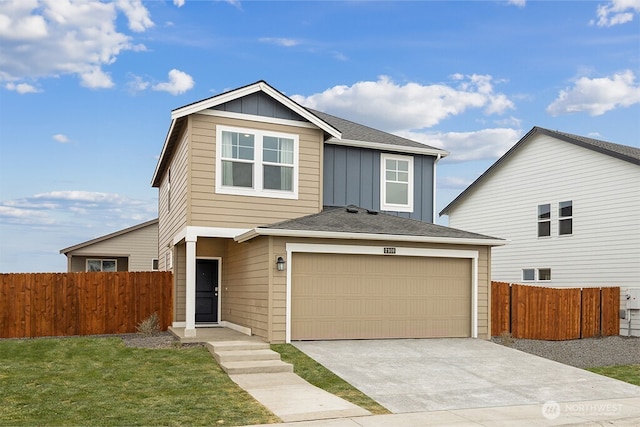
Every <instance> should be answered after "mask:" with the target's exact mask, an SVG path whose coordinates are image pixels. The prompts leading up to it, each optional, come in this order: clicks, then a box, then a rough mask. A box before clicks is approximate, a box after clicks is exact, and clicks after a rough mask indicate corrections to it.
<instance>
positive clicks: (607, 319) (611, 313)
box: [600, 288, 620, 336]
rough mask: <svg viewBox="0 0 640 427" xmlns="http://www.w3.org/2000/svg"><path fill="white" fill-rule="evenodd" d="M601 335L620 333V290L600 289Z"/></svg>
mask: <svg viewBox="0 0 640 427" xmlns="http://www.w3.org/2000/svg"><path fill="white" fill-rule="evenodd" d="M601 295H602V297H601V300H600V301H601V303H600V304H601V305H602V317H601V319H602V335H605V336H609V335H618V334H619V333H620V317H619V315H620V288H602V294H601Z"/></svg>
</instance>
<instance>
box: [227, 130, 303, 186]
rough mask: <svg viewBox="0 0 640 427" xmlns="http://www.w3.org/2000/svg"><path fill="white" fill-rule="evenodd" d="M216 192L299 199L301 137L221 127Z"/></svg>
mask: <svg viewBox="0 0 640 427" xmlns="http://www.w3.org/2000/svg"><path fill="white" fill-rule="evenodd" d="M217 141H218V144H217V147H216V150H217V154H218V161H217V170H218V171H217V176H216V192H218V193H222V194H238V195H249V196H261V197H279V198H297V176H298V136H297V135H289V134H280V133H273V132H266V131H257V130H254V129H251V130H249V129H239V128H230V127H225V126H218V130H217Z"/></svg>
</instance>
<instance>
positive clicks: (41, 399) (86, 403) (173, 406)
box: [0, 338, 279, 426]
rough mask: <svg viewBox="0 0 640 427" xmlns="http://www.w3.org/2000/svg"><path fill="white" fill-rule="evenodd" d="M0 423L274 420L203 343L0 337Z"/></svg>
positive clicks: (200, 423) (200, 422) (239, 422)
mask: <svg viewBox="0 0 640 427" xmlns="http://www.w3.org/2000/svg"><path fill="white" fill-rule="evenodd" d="M0 402H1V403H0V407H1V410H0V425H12V426H14V425H16V426H17V425H29V426H32V425H40V426H46V425H92V426H94V425H105V426H109V425H189V426H191V425H209V426H211V425H246V424H261V423H273V422H278V421H279V419H278V418H277V417H276V416H275V415H273V414H272V413H270V412H269V411H268V410H267V409H265V408H264V407H263V406H262V405H260V404H259V403H258V402H256V401H255V400H254V399H253V398H252V397H251V396H250V395H249V394H247V393H246V392H245V391H244V390H242V389H241V388H239V387H238V386H237V385H236V384H235V383H234V382H232V381H231V380H230V379H229V377H228V376H227V375H226V374H225V373H224V372H223V371H222V370H221V369H220V367H219V366H218V364H217V363H216V362H215V360H214V359H213V358H212V357H211V355H210V354H209V352H208V351H207V350H206V349H205V348H202V347H189V348H176V349H163V350H158V349H154V350H151V349H137V348H136V349H134V348H127V347H125V346H124V344H123V343H122V340H120V339H119V338H67V339H33V340H2V341H0Z"/></svg>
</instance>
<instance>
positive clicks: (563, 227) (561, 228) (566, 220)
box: [558, 200, 573, 236]
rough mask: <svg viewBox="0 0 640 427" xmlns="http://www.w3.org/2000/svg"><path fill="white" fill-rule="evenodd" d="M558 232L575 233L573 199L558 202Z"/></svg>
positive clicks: (564, 233)
mask: <svg viewBox="0 0 640 427" xmlns="http://www.w3.org/2000/svg"><path fill="white" fill-rule="evenodd" d="M558 234H559V235H561V236H562V235H566V234H573V202H572V201H571V200H569V201H566V202H560V203H559V204H558Z"/></svg>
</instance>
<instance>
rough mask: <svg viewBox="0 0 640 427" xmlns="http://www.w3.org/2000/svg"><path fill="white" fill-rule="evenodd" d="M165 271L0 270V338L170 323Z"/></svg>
mask: <svg viewBox="0 0 640 427" xmlns="http://www.w3.org/2000/svg"><path fill="white" fill-rule="evenodd" d="M172 282H173V279H172V275H171V273H170V272H118V273H26V274H0V338H24V337H41V336H65V335H95V334H117V333H130V332H136V327H137V326H138V325H139V324H140V322H141V321H142V320H144V319H146V318H147V317H149V316H150V315H151V314H153V313H154V312H156V313H157V314H158V317H159V320H160V327H161V328H162V330H166V329H167V327H168V326H169V325H170V324H171V321H172V304H173V297H172V289H173V286H172Z"/></svg>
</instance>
